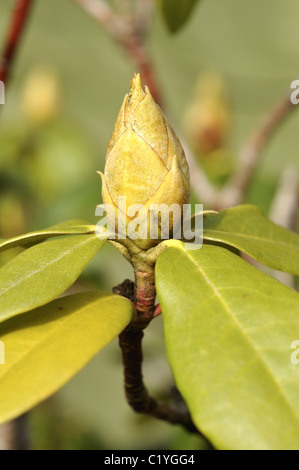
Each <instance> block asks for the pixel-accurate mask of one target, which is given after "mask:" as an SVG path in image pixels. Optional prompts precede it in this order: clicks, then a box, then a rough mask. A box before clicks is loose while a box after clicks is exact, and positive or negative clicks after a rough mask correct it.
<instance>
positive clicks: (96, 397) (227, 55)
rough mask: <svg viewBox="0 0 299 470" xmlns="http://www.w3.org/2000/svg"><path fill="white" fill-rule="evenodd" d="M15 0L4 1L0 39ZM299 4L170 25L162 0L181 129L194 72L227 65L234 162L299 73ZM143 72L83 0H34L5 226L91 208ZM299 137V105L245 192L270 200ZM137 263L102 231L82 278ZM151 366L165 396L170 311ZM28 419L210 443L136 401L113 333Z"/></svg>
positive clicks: (116, 279)
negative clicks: (130, 401) (130, 397)
mask: <svg viewBox="0 0 299 470" xmlns="http://www.w3.org/2000/svg"><path fill="white" fill-rule="evenodd" d="M137 1H138V0H137ZM13 5H14V1H13V0H0V12H1V14H0V44H1V40H2V41H4V38H5V35H6V31H7V27H8V22H9V18H10V15H11V13H12V7H13ZM298 15H299V4H298V1H297V0H285V1H284V2H281V1H279V0H264V1H263V2H260V1H258V0H251V1H250V2H249V1H247V2H240V1H239V0H202V2H201V4H200V5H199V7H198V8H196V9H195V11H194V14H193V16H192V18H191V19H190V21H189V22H188V24H186V25H185V26H184V28H183V29H182V30H181V31H179V32H178V33H177V34H176V35H171V34H169V33H168V31H167V30H166V28H165V25H164V23H163V21H162V19H161V18H160V15H159V14H158V13H157V12H155V15H154V19H153V24H152V27H151V30H150V34H149V38H148V46H149V50H150V53H151V56H152V60H153V63H154V67H155V70H156V73H157V77H158V80H159V83H160V87H161V90H162V92H163V97H164V103H165V107H166V112H167V115H168V117H169V119H170V120H171V122H172V124H173V126H174V128H175V129H177V130H178V131H179V132H180V133H181V132H182V123H183V121H184V116H185V113H186V109H187V108H188V106H189V103H190V100H192V96H193V92H194V86H195V84H196V82H197V80H198V76H199V75H200V74H202V73H204V72H206V71H210V70H212V71H214V72H216V73H217V74H219V75H220V76H221V77H222V79H223V83H224V86H225V88H226V92H227V95H228V97H229V102H230V113H231V121H232V124H231V131H230V134H229V136H228V137H227V142H226V149H228V150H226V152H227V153H228V154H229V157H228V158H229V163H228V165H229V166H230V165H231V164H232V163H231V160H233V159H234V155H236V154H237V151H238V149H239V148H240V146H241V144H242V142H244V140H245V139H246V137H247V136H248V135H249V134H250V132H251V130H252V129H253V128H254V127H255V126H256V124H257V122H258V121H259V118H260V116H261V115H263V113H264V112H265V111H266V110H267V109H268V108H269V106H271V105H272V104H273V102H274V101H275V100H276V99H277V98H279V97H280V96H282V95H283V94H284V93H285V92H287V91H288V89H289V87H290V84H291V82H292V81H293V80H294V79H296V78H297V77H298V44H299V28H298V25H297V22H298V20H297V18H298ZM134 72H138V70H136V67H135V66H134V64H132V63H131V62H130V60H129V59H128V57H127V56H126V54H125V53H124V52H123V50H121V49H120V48H119V46H118V45H116V44H115V43H114V42H113V40H112V39H111V38H109V37H108V36H107V34H106V32H105V31H103V30H102V29H101V27H100V26H99V25H98V24H97V23H95V22H94V21H93V20H92V19H91V18H90V17H88V16H87V15H86V14H85V13H84V12H83V11H82V10H81V9H80V8H79V7H78V6H77V5H76V4H75V2H74V1H72V0H52V1H51V2H50V1H47V0H36V3H35V5H34V8H33V11H32V15H31V18H30V22H29V24H28V28H27V30H26V34H25V36H24V40H23V41H22V45H21V48H20V50H19V53H18V57H17V60H16V63H15V65H14V70H13V75H12V78H11V82H10V85H9V87H8V88H7V90H6V104H5V105H4V106H1V107H0V113H1V114H0V237H10V236H13V235H16V234H18V233H22V232H24V231H29V230H33V229H38V228H44V227H46V226H49V225H51V224H55V223H57V222H61V221H63V220H68V219H71V218H83V219H86V220H90V221H96V219H95V217H94V212H95V206H96V205H97V204H99V203H100V202H101V182H100V178H99V176H98V175H97V174H96V171H97V170H103V168H104V159H105V152H106V148H107V144H108V141H109V138H110V135H111V133H112V130H113V126H114V122H115V119H116V117H117V114H118V111H119V108H120V106H121V103H122V100H123V97H124V95H125V93H127V92H128V89H129V80H130V78H131V77H132V75H133V73H134ZM36 84H40V87H41V90H42V91H41V92H40V93H41V95H37V96H43V90H45V89H46V90H48V95H49V97H50V98H49V103H50V104H49V103H47V102H45V103H44V107H41V108H39V106H37V107H36V108H35V107H34V106H32V103H33V101H34V99H36V97H33V98H32V96H31V95H30V93H32V90H37V89H38V86H39V85H36ZM36 93H38V92H37V91H36ZM33 95H34V92H33ZM51 97H52V99H51ZM32 100H33V101H32ZM39 102H43V101H42V100H41V101H39ZM45 110H46V111H45ZM47 110H48V111H47ZM47 112H48V114H47ZM298 147H299V113H294V114H293V115H292V116H291V117H290V118H289V119H288V120H287V122H286V123H285V124H284V126H283V127H282V128H281V129H279V131H278V132H277V134H276V136H275V138H274V139H273V140H272V141H271V143H270V145H269V146H268V147H267V149H266V152H265V153H264V156H263V159H262V161H261V164H260V167H259V171H258V173H257V175H256V178H255V181H254V184H253V185H252V188H251V190H250V194H249V195H248V198H247V201H250V202H254V203H256V204H258V205H259V206H260V207H261V208H262V209H264V210H265V211H266V212H268V210H269V207H270V204H271V199H272V197H273V194H274V192H275V187H276V185H277V182H278V181H279V176H280V174H281V172H282V171H283V169H284V168H285V166H286V165H288V164H293V165H294V168H297V169H298V162H299V157H298ZM219 164H220V163H219ZM225 164H227V162H226V163H225ZM212 172H213V170H212ZM212 177H213V175H212ZM8 256H9V254H8V255H5V256H2V257H1V258H0V262H1V263H4V262H5V261H7V259H8ZM132 275H133V272H132V270H131V267H130V266H129V265H128V263H127V262H126V261H125V260H124V259H123V258H122V257H121V256H120V255H119V254H118V252H116V250H115V249H114V248H112V247H111V246H109V245H108V244H107V246H105V248H104V249H103V250H102V251H101V252H100V253H99V255H98V256H97V257H96V259H95V260H94V261H93V262H92V264H91V265H90V267H89V268H88V269H87V270H86V272H85V273H84V276H83V281H82V283H83V286H88V285H90V284H92V285H93V284H95V285H97V286H99V287H100V288H102V289H108V290H111V289H112V287H113V286H115V285H117V284H118V283H120V282H122V281H123V280H124V279H125V278H127V277H129V278H132ZM79 287H80V286H79ZM78 353H80V345H78ZM145 378H146V382H147V383H148V384H149V388H150V390H151V391H152V392H153V393H154V394H156V395H158V396H159V395H160V396H163V394H165V393H166V392H167V391H169V390H170V389H171V386H172V378H171V372H170V370H169V367H168V364H167V360H166V356H165V351H164V345H163V329H162V321H161V319H157V320H156V321H155V322H154V323H153V324H152V325H151V326H150V328H149V329H148V331H147V335H146V341H145ZM20 393H21V391H20ZM28 420H29V425H30V429H31V432H32V445H33V447H34V448H41V449H48V448H50V449H65V448H96V449H101V448H102V449H138V448H142V449H161V448H164V449H166V448H167V449H197V448H201V445H202V443H201V441H200V440H199V439H198V438H196V437H193V436H188V435H186V434H185V433H184V432H183V431H181V430H180V429H178V428H176V427H174V428H172V427H171V426H169V425H167V424H164V423H160V422H155V421H154V420H151V419H146V418H143V417H140V416H136V415H135V414H134V413H133V412H132V411H131V410H130V409H129V407H128V406H127V404H126V402H125V398H124V393H123V388H122V369H121V358H120V353H119V350H118V345H117V342H116V341H115V342H114V343H113V344H111V345H110V346H109V347H108V348H107V349H106V350H104V351H103V352H101V353H100V354H99V355H98V357H96V358H95V359H94V360H93V361H92V362H91V363H90V364H89V365H88V366H87V367H86V368H85V369H84V370H83V371H82V372H81V373H79V374H78V375H77V376H76V377H75V378H74V379H73V380H71V382H69V383H68V384H67V385H66V386H65V387H64V388H63V389H62V390H61V391H60V392H58V393H57V394H56V395H55V396H54V397H53V398H51V399H50V400H48V401H47V402H45V403H43V404H41V405H40V406H38V407H37V408H36V409H35V410H33V411H32V412H30V413H29V415H28Z"/></svg>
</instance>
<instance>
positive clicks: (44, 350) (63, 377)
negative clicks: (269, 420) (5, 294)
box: [0, 292, 132, 423]
mask: <svg viewBox="0 0 299 470" xmlns="http://www.w3.org/2000/svg"><path fill="white" fill-rule="evenodd" d="M131 316H132V307H131V303H130V302H129V301H128V300H127V299H125V298H123V297H120V296H116V295H111V294H104V293H98V292H93V293H91V292H88V293H87V292H85V293H81V294H75V295H71V296H67V297H62V298H60V299H57V300H55V301H54V302H51V303H50V304H48V305H46V306H43V307H40V308H38V309H36V310H33V311H31V312H28V313H27V315H21V316H18V317H16V318H13V319H11V320H8V321H7V322H5V323H2V324H1V325H0V338H1V340H2V341H3V343H4V346H5V364H3V365H0V404H1V405H0V422H1V423H3V422H5V421H8V420H11V419H13V418H15V417H17V416H19V415H20V414H22V413H24V412H25V411H27V410H28V409H30V408H32V407H33V406H34V405H36V404H37V403H39V402H40V401H42V400H44V399H45V398H47V397H48V396H50V395H51V394H52V393H54V392H55V391H56V390H58V389H59V388H60V387H62V385H64V384H65V383H66V382H67V381H68V380H69V379H70V378H71V377H72V376H73V375H75V374H76V373H77V372H78V371H79V370H80V369H81V368H82V367H84V365H85V364H86V363H87V362H88V361H90V359H91V358H92V357H93V356H94V355H95V354H96V353H97V352H98V351H100V350H101V349H102V348H104V347H105V346H106V345H107V344H108V343H110V342H111V341H112V340H113V339H114V338H115V337H116V336H117V335H119V334H120V333H121V331H122V330H123V329H124V328H125V327H126V326H127V325H128V323H129V322H130V320H131Z"/></svg>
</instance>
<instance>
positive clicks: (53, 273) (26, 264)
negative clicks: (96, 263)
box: [0, 235, 105, 322]
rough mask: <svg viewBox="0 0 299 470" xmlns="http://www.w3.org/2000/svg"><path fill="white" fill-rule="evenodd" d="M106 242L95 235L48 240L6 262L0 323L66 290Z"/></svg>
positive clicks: (1, 278)
mask: <svg viewBox="0 0 299 470" xmlns="http://www.w3.org/2000/svg"><path fill="white" fill-rule="evenodd" d="M104 243H105V240H99V239H98V238H97V237H96V236H95V235H77V236H75V237H66V238H59V239H57V240H48V241H46V242H44V243H41V244H40V245H36V246H33V247H32V248H29V249H28V250H26V251H24V252H23V253H21V254H19V255H18V256H16V257H15V258H14V259H13V260H12V261H10V262H9V263H7V264H5V265H4V266H3V267H2V268H1V269H0V322H1V321H3V320H7V319H8V318H10V317H13V316H14V315H18V314H19V313H23V312H27V311H28V310H32V309H33V308H37V307H40V306H41V305H45V304H46V303H48V302H51V300H54V299H55V298H56V297H58V296H59V295H61V294H62V293H63V292H65V291H66V290H67V289H68V288H69V287H70V286H71V285H72V284H73V283H74V282H75V281H76V279H77V278H78V277H79V276H80V274H81V273H82V271H84V269H85V268H86V266H87V265H88V264H89V262H90V261H91V260H92V258H93V257H94V256H95V255H96V254H97V252H98V251H99V250H100V248H101V247H102V246H103V244H104Z"/></svg>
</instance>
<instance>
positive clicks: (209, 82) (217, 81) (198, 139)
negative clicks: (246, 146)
mask: <svg viewBox="0 0 299 470" xmlns="http://www.w3.org/2000/svg"><path fill="white" fill-rule="evenodd" d="M230 121H231V112H230V107H229V104H228V99H227V96H226V90H225V86H224V83H223V81H222V79H221V77H220V76H218V75H215V74H211V73H207V74H204V75H202V76H200V78H199V79H198V82H197V84H196V89H195V92H194V96H193V98H192V103H191V104H190V105H189V107H188V109H187V111H186V115H185V119H184V130H185V134H186V137H187V138H188V141H189V143H190V145H191V147H192V148H193V150H194V151H195V152H196V153H199V154H208V153H210V152H213V151H215V150H218V149H221V148H223V146H224V144H225V141H226V139H227V136H228V134H229V128H230Z"/></svg>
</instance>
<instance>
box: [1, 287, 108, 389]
mask: <svg viewBox="0 0 299 470" xmlns="http://www.w3.org/2000/svg"><path fill="white" fill-rule="evenodd" d="M113 297H114V296H113V295H112V294H111V295H109V296H107V297H105V298H104V299H103V300H101V303H102V302H103V303H106V302H107V301H108V300H109V299H111V298H113ZM98 300H99V299H98ZM98 300H94V301H93V302H90V303H89V304H88V305H92V304H93V303H95V302H97V301H98ZM85 308H86V305H85V306H84V307H80V309H79V310H76V315H78V314H79V312H81V311H82V310H84V309H85ZM68 317H69V315H68V314H67V315H64V316H63V317H61V318H59V319H57V320H58V321H57V324H56V326H55V327H54V328H52V329H51V331H50V332H49V333H48V334H47V333H46V334H45V336H43V338H42V340H41V341H37V342H35V344H34V345H33V346H32V348H30V349H29V350H28V351H27V352H26V353H25V354H24V355H22V356H20V357H18V358H17V360H15V361H14V362H12V363H10V364H9V367H8V368H5V371H4V372H3V375H0V380H2V379H3V377H5V376H6V375H7V374H9V372H10V371H11V369H12V367H15V365H16V364H18V363H20V362H22V361H23V359H24V358H25V357H27V356H29V355H30V354H31V353H32V352H33V351H34V350H36V349H37V348H38V347H39V346H40V345H42V344H44V343H45V341H46V340H47V339H48V338H51V337H52V336H53V335H54V333H55V334H56V332H57V330H58V329H59V328H60V327H61V326H62V325H63V324H64V323H65V322H66V321H67V318H68ZM4 338H5V337H4Z"/></svg>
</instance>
